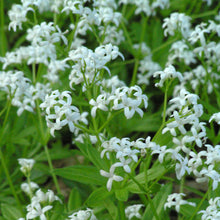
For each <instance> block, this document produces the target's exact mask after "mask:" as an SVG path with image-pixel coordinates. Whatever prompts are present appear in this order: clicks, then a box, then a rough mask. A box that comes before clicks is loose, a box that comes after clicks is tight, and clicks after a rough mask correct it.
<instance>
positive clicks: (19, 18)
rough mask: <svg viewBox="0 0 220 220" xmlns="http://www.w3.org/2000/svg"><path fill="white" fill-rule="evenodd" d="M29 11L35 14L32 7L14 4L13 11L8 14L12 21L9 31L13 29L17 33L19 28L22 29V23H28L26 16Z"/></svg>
mask: <svg viewBox="0 0 220 220" xmlns="http://www.w3.org/2000/svg"><path fill="white" fill-rule="evenodd" d="M28 11H33V12H34V10H33V9H32V8H30V7H24V6H22V5H19V4H13V5H12V8H11V10H10V11H9V12H8V16H9V18H10V20H11V22H10V24H9V26H8V29H9V30H10V29H11V28H12V29H13V31H16V29H17V26H18V27H19V29H22V23H23V22H26V21H27V18H26V14H27V13H28Z"/></svg>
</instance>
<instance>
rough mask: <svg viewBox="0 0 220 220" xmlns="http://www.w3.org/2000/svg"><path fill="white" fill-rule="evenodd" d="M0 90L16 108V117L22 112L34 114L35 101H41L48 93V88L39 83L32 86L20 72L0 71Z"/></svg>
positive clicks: (47, 85) (46, 85)
mask: <svg viewBox="0 0 220 220" xmlns="http://www.w3.org/2000/svg"><path fill="white" fill-rule="evenodd" d="M0 90H3V91H5V92H6V93H7V94H8V97H11V98H12V102H11V104H12V105H13V106H16V107H18V110H17V115H18V116H20V115H21V114H22V113H23V111H24V110H27V111H29V112H34V108H35V100H36V99H40V100H42V101H43V100H44V97H45V95H46V94H47V93H48V92H50V86H49V84H41V83H39V82H38V83H36V85H35V86H33V85H32V84H31V81H30V80H29V79H28V78H26V77H24V73H23V72H21V71H7V72H1V71H0Z"/></svg>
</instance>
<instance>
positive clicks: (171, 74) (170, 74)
mask: <svg viewBox="0 0 220 220" xmlns="http://www.w3.org/2000/svg"><path fill="white" fill-rule="evenodd" d="M158 75H159V76H160V82H159V83H156V84H155V86H159V87H163V83H164V82H165V81H166V79H170V78H178V79H179V81H180V82H182V81H183V76H182V74H181V73H180V72H178V71H176V69H175V67H174V66H173V65H168V66H167V67H166V68H165V69H164V71H157V72H155V73H154V77H157V76H158Z"/></svg>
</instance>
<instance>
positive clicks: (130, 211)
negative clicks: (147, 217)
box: [125, 204, 144, 220]
mask: <svg viewBox="0 0 220 220" xmlns="http://www.w3.org/2000/svg"><path fill="white" fill-rule="evenodd" d="M141 207H144V205H142V204H135V205H131V206H128V207H126V208H125V215H126V217H127V218H128V219H129V220H130V219H132V218H133V217H136V218H141V215H140V213H139V210H140V208H141Z"/></svg>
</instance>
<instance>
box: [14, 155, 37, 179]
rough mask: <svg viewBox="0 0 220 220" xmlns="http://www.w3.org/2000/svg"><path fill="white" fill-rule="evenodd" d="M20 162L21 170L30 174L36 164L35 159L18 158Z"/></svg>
mask: <svg viewBox="0 0 220 220" xmlns="http://www.w3.org/2000/svg"><path fill="white" fill-rule="evenodd" d="M18 163H19V164H20V166H21V167H20V170H21V172H22V173H24V174H25V175H27V174H29V173H30V172H31V170H32V168H33V166H34V164H35V160H33V159H25V158H20V159H18Z"/></svg>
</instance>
